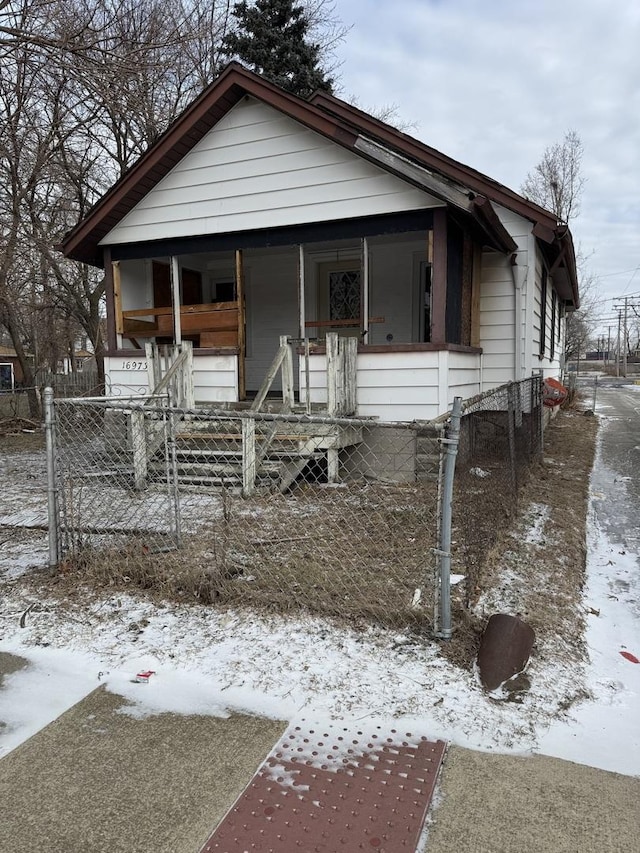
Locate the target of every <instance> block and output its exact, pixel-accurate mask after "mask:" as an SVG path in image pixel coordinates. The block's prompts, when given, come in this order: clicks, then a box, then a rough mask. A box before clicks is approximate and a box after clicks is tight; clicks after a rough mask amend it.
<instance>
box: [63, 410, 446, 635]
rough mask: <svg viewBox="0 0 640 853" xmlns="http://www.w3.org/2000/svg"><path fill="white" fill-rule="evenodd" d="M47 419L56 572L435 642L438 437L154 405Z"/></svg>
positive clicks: (410, 427)
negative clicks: (413, 633) (424, 636)
mask: <svg viewBox="0 0 640 853" xmlns="http://www.w3.org/2000/svg"><path fill="white" fill-rule="evenodd" d="M48 411H49V417H48V427H47V428H48V431H49V433H48V434H49V460H50V495H49V499H50V516H51V517H53V518H54V519H55V522H54V527H55V529H54V530H53V532H52V536H53V539H52V540H50V551H51V552H52V553H53V554H54V555H55V558H54V559H53V560H52V562H57V563H63V564H66V565H67V566H68V567H73V568H74V569H77V570H80V571H81V572H82V573H83V574H84V575H85V576H86V577H87V578H94V579H96V580H97V581H98V582H102V583H108V584H113V585H117V586H119V587H122V586H125V585H131V586H137V587H142V588H146V589H149V590H152V591H154V592H156V593H158V594H159V595H162V596H167V597H177V598H178V599H179V600H192V601H199V602H201V603H214V602H215V603H217V604H219V605H232V606H238V605H250V606H251V607H258V608H263V609H267V610H272V611H274V612H280V613H281V612H286V611H300V610H303V611H305V612H308V613H314V614H318V615H322V616H333V617H338V618H342V619H347V620H349V621H350V622H354V621H358V620H362V621H363V622H364V621H369V622H371V621H372V622H375V623H378V624H381V625H384V626H387V627H393V628H398V629H405V628H409V629H415V630H419V631H424V632H430V631H437V630H438V627H439V626H438V624H437V622H438V606H439V602H440V580H441V572H440V569H441V554H440V551H441V549H439V543H440V542H441V538H440V533H441V531H440V519H441V504H442V501H441V493H442V483H443V470H444V464H443V460H444V455H443V443H442V441H441V437H442V435H443V430H444V426H443V424H441V423H422V422H420V423H415V424H407V423H395V424H386V423H385V424H383V423H377V422H374V421H371V420H367V419H360V418H351V419H348V418H329V417H320V416H315V415H297V414H287V415H283V414H278V413H272V414H270V413H266V412H253V411H251V410H240V411H235V410H234V411H226V410H216V411H211V410H195V411H181V410H177V409H175V408H171V407H169V406H168V405H167V403H166V402H165V401H163V400H159V399H149V398H145V399H144V400H142V399H141V398H131V399H129V400H123V399H119V400H112V399H106V400H105V399H103V398H102V399H97V398H96V399H92V400H87V399H85V400H82V399H72V400H55V401H53V400H50V402H49V409H48ZM454 462H455V455H454V456H453V463H454ZM453 463H452V464H453ZM450 471H451V475H452V471H453V469H452V468H450ZM445 627H446V626H445Z"/></svg>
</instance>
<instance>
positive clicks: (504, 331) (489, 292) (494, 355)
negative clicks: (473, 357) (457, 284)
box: [480, 252, 515, 391]
mask: <svg viewBox="0 0 640 853" xmlns="http://www.w3.org/2000/svg"><path fill="white" fill-rule="evenodd" d="M514 312H515V288H514V285H513V277H512V275H511V269H510V265H509V259H508V258H506V257H505V256H504V255H500V254H498V253H496V252H484V253H483V256H482V274H481V289H480V346H481V347H482V351H483V353H484V361H483V389H482V390H483V391H486V390H488V389H490V388H496V387H497V386H499V385H502V384H503V383H505V382H509V380H511V379H513V374H514V354H515V340H514V338H515V326H514Z"/></svg>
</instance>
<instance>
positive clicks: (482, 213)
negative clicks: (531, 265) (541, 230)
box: [472, 195, 518, 254]
mask: <svg viewBox="0 0 640 853" xmlns="http://www.w3.org/2000/svg"><path fill="white" fill-rule="evenodd" d="M472 212H473V214H474V216H475V218H476V220H477V221H478V223H479V224H480V226H481V227H482V228H483V230H484V231H485V233H486V234H488V235H492V236H493V239H494V240H498V245H497V246H496V248H497V249H499V250H500V251H501V252H504V253H505V254H510V253H511V252H515V251H516V250H517V248H518V244H517V243H516V241H515V240H514V239H513V237H512V236H511V234H509V232H508V231H507V229H506V228H505V227H504V225H503V224H502V222H501V221H500V217H499V216H498V214H497V213H496V212H495V210H494V208H493V205H492V204H491V202H490V201H489V199H488V198H485V197H484V196H480V195H479V196H476V197H475V198H474V199H473V211H472Z"/></svg>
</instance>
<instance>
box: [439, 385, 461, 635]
mask: <svg viewBox="0 0 640 853" xmlns="http://www.w3.org/2000/svg"><path fill="white" fill-rule="evenodd" d="M461 418H462V397H456V398H455V399H454V401H453V409H452V410H451V419H450V422H449V429H448V431H447V437H446V438H444V439H441V440H442V441H443V442H444V444H445V446H446V451H445V460H444V483H443V486H442V524H441V527H440V542H439V543H438V550H437V552H436V553H437V554H438V560H439V564H440V578H439V581H440V583H439V586H440V590H439V593H440V594H439V596H438V598H439V602H440V611H439V617H440V618H439V620H438V625H437V626H436V631H435V634H436V636H437V637H440V639H442V640H450V639H451V634H452V627H451V522H452V505H453V478H454V475H455V471H456V456H457V455H458V445H459V443H460V420H461Z"/></svg>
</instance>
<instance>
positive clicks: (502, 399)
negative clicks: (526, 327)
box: [453, 376, 544, 607]
mask: <svg viewBox="0 0 640 853" xmlns="http://www.w3.org/2000/svg"><path fill="white" fill-rule="evenodd" d="M542 390H543V383H542V377H541V376H533V377H530V378H528V379H524V380H522V381H520V382H510V383H509V384H507V385H503V386H501V387H500V388H496V389H494V390H492V391H489V392H487V393H485V394H481V395H479V396H477V397H474V398H472V399H470V400H467V401H465V403H464V404H463V409H462V422H461V435H460V447H459V458H458V466H457V470H456V477H455V502H454V531H453V538H454V541H455V553H454V566H455V568H456V571H459V572H460V574H461V575H463V576H464V577H465V581H466V583H465V602H464V603H465V605H466V606H467V607H468V606H469V604H470V603H471V602H472V601H473V600H474V599H475V597H476V596H477V594H478V592H480V591H481V588H482V579H481V572H482V565H483V562H484V560H485V558H486V555H487V553H488V552H489V550H490V549H491V548H492V546H493V545H494V544H495V542H496V539H497V534H498V532H499V531H501V530H502V529H504V527H505V525H506V524H507V523H508V522H509V520H510V519H511V518H512V517H513V516H514V515H515V513H516V512H517V509H518V496H519V492H520V487H521V486H522V485H523V483H524V482H525V481H526V478H527V477H528V476H529V474H530V471H531V466H532V463H534V462H535V461H536V460H538V459H539V458H540V457H541V454H542V449H543V430H544V421H543V413H544V408H543V398H542Z"/></svg>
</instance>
